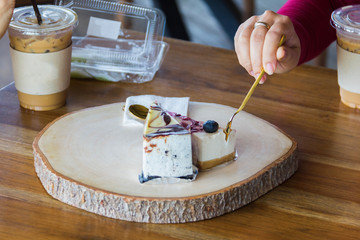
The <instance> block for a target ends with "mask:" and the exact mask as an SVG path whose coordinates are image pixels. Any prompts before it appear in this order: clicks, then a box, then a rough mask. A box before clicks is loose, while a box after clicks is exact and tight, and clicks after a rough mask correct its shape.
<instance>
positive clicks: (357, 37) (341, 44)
mask: <svg viewBox="0 0 360 240" xmlns="http://www.w3.org/2000/svg"><path fill="white" fill-rule="evenodd" d="M331 24H332V26H333V27H334V28H335V29H336V35H337V65H338V83H339V86H340V97H341V101H342V102H343V103H344V104H345V105H347V106H349V107H352V108H360V77H359V76H360V68H359V63H360V5H352V6H346V7H343V8H339V9H337V10H335V11H334V12H333V13H332V15H331Z"/></svg>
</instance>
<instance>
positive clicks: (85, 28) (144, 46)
mask: <svg viewBox="0 0 360 240" xmlns="http://www.w3.org/2000/svg"><path fill="white" fill-rule="evenodd" d="M55 4H57V5H60V6H63V7H67V8H70V9H72V10H74V11H75V12H76V13H77V14H78V16H79V25H78V27H77V28H76V29H75V30H74V32H73V38H72V42H73V45H72V46H73V54H72V69H76V70H77V71H78V72H82V73H85V74H84V75H85V76H94V77H95V78H97V77H96V75H107V76H108V75H109V74H108V73H111V74H115V73H119V74H124V73H125V74H127V73H130V74H140V75H149V76H153V75H154V74H155V72H156V71H157V70H158V69H159V67H160V64H161V62H162V59H163V57H164V55H165V53H166V50H167V44H166V43H164V42H163V41H162V40H163V35H164V25H165V17H164V14H163V13H162V12H161V11H160V10H158V9H154V8H147V7H142V6H137V5H133V4H128V3H122V2H119V1H112V0H107V1H105V0H57V1H56V2H55ZM90 71H91V73H90ZM94 71H97V74H94V73H93V72H94ZM118 76H120V75H118ZM99 78H100V77H99ZM115 78H116V77H115ZM118 78H119V79H118V80H116V79H111V81H121V80H122V79H120V78H121V77H118ZM148 80H151V79H149V78H147V80H130V81H133V82H144V81H148Z"/></svg>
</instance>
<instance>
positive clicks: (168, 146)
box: [139, 102, 197, 183]
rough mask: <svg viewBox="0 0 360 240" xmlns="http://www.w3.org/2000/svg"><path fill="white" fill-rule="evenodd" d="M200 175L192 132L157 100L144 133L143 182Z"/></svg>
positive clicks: (172, 181)
mask: <svg viewBox="0 0 360 240" xmlns="http://www.w3.org/2000/svg"><path fill="white" fill-rule="evenodd" d="M196 175H197V169H196V167H193V164H192V150H191V132H190V131H188V130H187V129H186V128H184V127H183V126H182V125H181V124H180V123H179V122H178V121H177V120H176V119H175V118H174V117H172V116H171V115H170V114H169V113H168V112H166V111H165V110H163V109H162V108H161V106H160V105H158V104H157V103H156V102H155V103H153V104H152V105H151V106H150V109H149V113H148V115H147V118H146V121H145V126H144V134H143V169H142V173H141V174H140V176H139V181H140V182H141V183H144V182H148V181H152V182H155V183H176V182H184V181H192V180H194V179H195V177H196Z"/></svg>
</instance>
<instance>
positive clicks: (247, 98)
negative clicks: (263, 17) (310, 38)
mask: <svg viewBox="0 0 360 240" xmlns="http://www.w3.org/2000/svg"><path fill="white" fill-rule="evenodd" d="M284 41H285V35H282V36H281V39H280V42H279V47H280V46H281V45H283V43H284ZM264 74H265V70H264V68H262V70H261V72H260V75H259V76H258V77H257V79H256V80H255V82H254V83H253V85H252V86H251V88H250V90H249V92H248V93H247V94H246V96H245V98H244V100H243V102H242V103H241V105H240V107H239V109H238V110H237V111H236V112H235V113H234V114H233V115H232V117H231V118H230V120H229V122H228V123H227V125H226V128H225V129H224V133H225V140H226V141H227V140H228V138H229V134H230V132H231V124H232V121H233V119H234V117H235V115H236V114H238V113H239V112H240V111H241V110H243V109H244V107H245V105H246V103H247V102H248V101H249V99H250V97H251V95H252V94H253V92H254V91H255V88H256V86H257V85H258V84H259V82H260V80H261V78H262V77H263V76H264Z"/></svg>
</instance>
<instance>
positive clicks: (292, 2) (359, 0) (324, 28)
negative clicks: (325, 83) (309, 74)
mask: <svg viewBox="0 0 360 240" xmlns="http://www.w3.org/2000/svg"><path fill="white" fill-rule="evenodd" d="M351 4H360V0H289V1H287V2H286V3H285V4H284V6H283V7H282V8H280V10H279V11H278V13H279V14H282V15H286V16H288V17H290V19H291V21H292V23H293V25H294V28H295V31H296V33H297V35H298V36H299V39H300V44H301V56H300V60H299V63H298V65H300V64H302V63H304V62H307V61H309V60H311V59H313V58H314V57H316V56H317V55H319V54H320V53H321V52H322V51H324V50H325V49H326V48H327V47H328V46H329V45H330V44H331V43H332V42H333V41H334V40H336V30H335V29H334V28H333V27H332V26H331V25H330V19H331V13H332V12H333V11H334V10H335V9H337V8H339V7H342V6H346V5H351Z"/></svg>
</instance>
